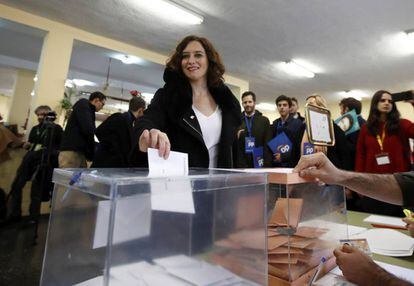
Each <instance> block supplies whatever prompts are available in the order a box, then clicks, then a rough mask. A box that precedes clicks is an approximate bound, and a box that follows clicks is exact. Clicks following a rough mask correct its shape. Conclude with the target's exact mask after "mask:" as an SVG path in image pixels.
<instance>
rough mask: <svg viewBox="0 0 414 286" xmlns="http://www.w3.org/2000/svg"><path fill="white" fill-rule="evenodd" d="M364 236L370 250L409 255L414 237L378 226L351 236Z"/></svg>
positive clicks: (395, 254)
mask: <svg viewBox="0 0 414 286" xmlns="http://www.w3.org/2000/svg"><path fill="white" fill-rule="evenodd" d="M352 238H366V239H367V241H368V244H369V248H370V249H371V251H372V252H374V253H377V254H381V255H386V256H411V255H413V250H414V238H412V237H410V236H408V235H406V234H404V233H401V232H399V231H397V230H393V229H386V228H378V229H369V230H367V231H365V232H362V233H359V234H357V235H354V236H352Z"/></svg>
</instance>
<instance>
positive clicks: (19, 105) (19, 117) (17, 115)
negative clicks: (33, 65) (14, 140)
mask: <svg viewBox="0 0 414 286" xmlns="http://www.w3.org/2000/svg"><path fill="white" fill-rule="evenodd" d="M34 76H35V72H33V71H30V70H24V69H19V70H17V78H16V85H15V89H14V94H13V98H12V102H11V106H10V112H9V118H8V121H9V122H10V123H11V124H17V125H18V126H19V131H21V129H20V128H21V126H23V125H24V123H25V121H26V117H27V112H28V110H29V108H30V103H31V101H32V96H31V95H30V93H31V92H32V90H33V87H34V81H33V78H34Z"/></svg>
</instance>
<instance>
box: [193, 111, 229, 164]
mask: <svg viewBox="0 0 414 286" xmlns="http://www.w3.org/2000/svg"><path fill="white" fill-rule="evenodd" d="M193 110H194V113H195V115H196V117H197V120H198V123H199V124H200V128H201V133H202V134H203V139H204V144H205V145H206V147H207V150H208V155H209V158H210V163H209V165H208V167H209V168H215V167H217V155H218V146H219V145H218V144H219V142H220V136H221V125H222V115H221V109H220V108H219V107H218V105H217V108H216V110H215V111H214V112H213V114H211V115H210V116H205V115H204V114H203V113H201V112H200V110H198V109H197V108H196V107H195V106H194V105H193Z"/></svg>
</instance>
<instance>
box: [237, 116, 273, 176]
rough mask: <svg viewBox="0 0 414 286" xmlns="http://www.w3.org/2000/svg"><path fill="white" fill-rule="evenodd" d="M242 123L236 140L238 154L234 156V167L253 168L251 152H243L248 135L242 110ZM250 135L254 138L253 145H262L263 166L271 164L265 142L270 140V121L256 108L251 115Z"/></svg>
mask: <svg viewBox="0 0 414 286" xmlns="http://www.w3.org/2000/svg"><path fill="white" fill-rule="evenodd" d="M241 121H242V124H241V126H240V128H239V130H240V129H243V130H244V131H243V132H241V133H240V137H239V139H238V140H237V143H238V148H237V150H238V154H237V156H236V162H237V163H236V167H238V168H253V167H254V163H253V155H252V154H251V153H246V152H245V147H246V144H245V139H246V137H247V136H249V134H248V131H247V127H246V121H245V119H244V112H243V113H242V116H241ZM252 136H253V137H254V138H255V147H260V146H263V159H264V167H271V166H272V152H271V151H270V148H269V147H268V146H267V142H268V141H269V140H271V139H272V138H271V131H270V122H269V119H268V118H267V117H266V116H263V114H262V113H261V112H260V111H258V110H256V111H255V112H254V116H253V124H252Z"/></svg>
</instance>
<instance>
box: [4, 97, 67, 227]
mask: <svg viewBox="0 0 414 286" xmlns="http://www.w3.org/2000/svg"><path fill="white" fill-rule="evenodd" d="M51 112H52V110H51V108H50V107H49V106H47V105H40V106H39V107H37V108H36V109H35V114H36V116H37V121H38V124H37V125H35V126H33V128H32V129H31V131H30V134H29V138H28V141H27V142H25V143H24V144H23V148H25V149H27V150H28V152H27V153H26V154H25V155H24V157H23V160H22V162H21V164H20V166H19V168H18V169H17V172H16V176H15V178H14V180H13V183H12V185H11V188H10V193H9V196H10V198H11V199H10V206H9V214H8V218H7V219H6V220H7V222H18V221H20V220H21V216H22V192H23V188H24V186H25V185H26V183H27V182H28V181H30V180H32V178H35V179H36V176H35V174H36V173H37V172H38V170H39V167H40V165H41V163H42V157H43V159H44V158H45V157H46V155H47V153H49V154H50V156H49V157H53V156H55V158H56V156H57V150H58V149H59V145H60V142H61V138H62V132H63V130H62V127H60V126H59V125H57V124H54V123H53V120H54V119H55V118H56V117H55V116H56V114H55V113H54V112H53V116H54V118H53V120H51V121H50V122H49V120H48V116H50V114H51ZM49 127H50V128H49ZM43 163H44V162H43ZM50 165H53V164H52V163H50ZM38 187H39V185H38V184H35V183H33V184H32V188H31V202H30V210H29V212H30V219H29V220H36V219H37V217H38V215H39V213H40V203H41V198H42V189H40V188H38Z"/></svg>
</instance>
